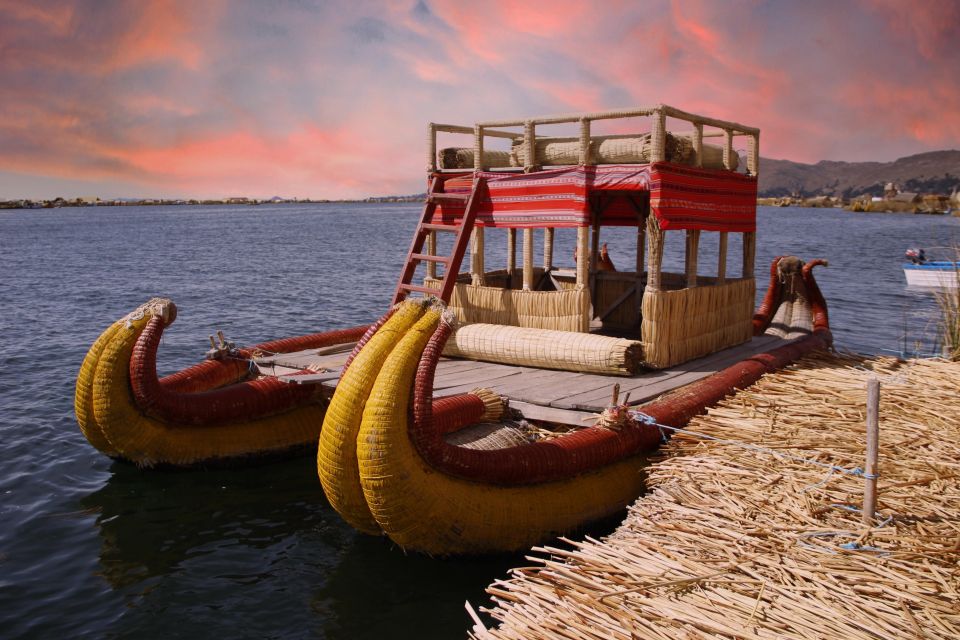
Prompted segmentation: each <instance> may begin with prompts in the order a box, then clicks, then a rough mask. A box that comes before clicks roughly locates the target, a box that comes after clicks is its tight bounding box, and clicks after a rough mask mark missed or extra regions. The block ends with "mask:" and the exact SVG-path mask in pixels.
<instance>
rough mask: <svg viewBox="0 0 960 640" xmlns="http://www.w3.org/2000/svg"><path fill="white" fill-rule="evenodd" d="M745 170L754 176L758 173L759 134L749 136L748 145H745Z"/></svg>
mask: <svg viewBox="0 0 960 640" xmlns="http://www.w3.org/2000/svg"><path fill="white" fill-rule="evenodd" d="M747 170H748V171H749V172H750V175H752V176H754V177H756V176H757V175H759V174H760V134H759V133H755V134H753V135H752V136H750V145H749V146H748V147H747Z"/></svg>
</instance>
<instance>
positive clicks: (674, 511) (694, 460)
mask: <svg viewBox="0 0 960 640" xmlns="http://www.w3.org/2000/svg"><path fill="white" fill-rule="evenodd" d="M874 377H876V378H878V379H879V381H880V386H881V391H880V403H879V473H878V474H870V475H878V476H879V478H878V479H876V480H874V482H877V483H878V486H877V492H878V503H877V507H876V511H875V513H874V516H875V518H874V519H873V520H872V522H871V524H870V525H867V524H865V523H864V516H863V513H862V511H861V505H862V501H863V498H864V485H865V482H868V481H869V478H868V479H867V480H865V479H864V477H862V476H863V475H864V473H863V472H861V471H860V469H861V468H862V467H863V466H864V459H865V458H864V455H865V447H866V441H865V440H866V436H865V431H866V429H865V413H866V408H865V407H866V404H867V403H866V400H867V391H866V389H867V386H868V380H869V379H871V378H874ZM958 415H960V363H956V362H947V361H943V360H911V361H907V362H904V361H899V360H896V359H893V358H864V357H859V356H852V355H842V354H818V355H814V356H809V357H807V358H805V359H804V360H802V361H800V362H799V363H798V364H796V365H795V366H793V367H791V368H790V369H788V370H784V371H781V372H779V373H776V374H770V375H767V376H765V377H764V378H763V379H761V380H760V381H758V382H757V383H755V384H754V385H752V386H750V387H749V388H747V389H745V390H742V391H740V392H738V393H737V394H736V395H735V396H732V397H730V398H728V399H727V400H725V401H723V402H722V403H720V404H718V405H717V406H716V407H714V408H712V409H710V410H709V411H708V413H707V414H706V415H704V416H701V417H698V418H696V419H694V420H693V421H692V422H691V423H690V424H689V425H688V427H687V430H688V432H685V433H679V434H677V435H675V436H674V437H673V438H672V440H671V441H670V443H669V444H667V445H665V446H664V447H663V448H662V449H661V452H660V453H659V454H658V458H657V459H656V461H655V464H653V465H652V466H651V467H650V469H649V479H648V484H649V493H648V494H647V495H646V496H644V497H642V498H640V499H639V500H638V501H637V502H636V503H635V504H634V505H633V506H632V507H631V508H630V510H629V513H628V516H627V518H626V520H625V522H624V523H623V524H622V525H621V527H620V528H619V529H617V531H616V532H615V533H613V534H612V535H611V536H609V537H608V538H605V539H604V540H602V541H598V540H595V539H592V538H587V539H586V540H585V541H583V542H575V541H572V540H567V539H565V540H564V543H565V545H564V546H561V547H554V546H550V547H538V548H535V549H534V552H535V553H536V554H537V555H534V556H530V557H528V559H529V560H530V561H531V562H533V563H535V564H536V565H537V566H533V567H524V568H519V569H514V570H513V572H512V575H511V577H510V578H509V579H507V580H503V581H497V582H495V583H494V584H493V585H492V586H490V587H488V589H487V592H488V593H489V594H490V595H491V596H492V597H493V600H494V602H495V603H496V606H495V607H494V608H492V609H489V610H488V612H489V613H490V615H492V616H493V618H495V619H496V620H497V621H498V622H499V624H498V625H497V626H496V627H495V628H493V629H486V628H484V626H483V625H482V623H481V622H480V620H479V618H478V617H477V616H476V614H474V617H475V620H476V622H477V624H476V625H475V626H474V628H473V633H472V637H474V638H524V639H530V638H556V637H563V638H578V639H579V638H591V639H592V638H605V639H606V638H639V637H642V638H958V637H960V566H958V560H960V517H958V504H960V420H958V418H957V416H958ZM689 432H695V433H696V434H699V435H693V434H691V433H689ZM468 610H470V612H471V613H473V609H472V608H470V606H469V604H468Z"/></svg>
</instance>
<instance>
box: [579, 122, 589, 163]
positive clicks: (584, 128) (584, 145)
mask: <svg viewBox="0 0 960 640" xmlns="http://www.w3.org/2000/svg"><path fill="white" fill-rule="evenodd" d="M580 164H582V165H584V164H590V121H589V120H587V119H586V118H580Z"/></svg>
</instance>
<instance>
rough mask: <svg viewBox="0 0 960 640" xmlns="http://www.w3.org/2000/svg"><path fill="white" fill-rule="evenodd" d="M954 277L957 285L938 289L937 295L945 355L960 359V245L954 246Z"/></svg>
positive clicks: (952, 358)
mask: <svg viewBox="0 0 960 640" xmlns="http://www.w3.org/2000/svg"><path fill="white" fill-rule="evenodd" d="M954 277H955V278H956V286H955V287H953V288H952V289H951V288H944V289H943V290H941V291H937V293H936V297H937V305H938V306H939V307H940V337H941V339H942V340H943V342H942V344H943V354H944V357H946V358H949V359H950V360H960V246H957V247H954Z"/></svg>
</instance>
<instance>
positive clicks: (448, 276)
mask: <svg viewBox="0 0 960 640" xmlns="http://www.w3.org/2000/svg"><path fill="white" fill-rule="evenodd" d="M482 184H483V178H480V177H476V178H474V180H473V187H472V188H471V189H470V193H469V194H466V193H444V192H443V178H442V177H441V176H434V177H433V180H431V181H430V191H429V192H427V200H426V202H425V203H424V205H423V213H422V214H421V216H420V222H419V223H418V225H417V232H416V233H415V234H414V235H413V242H411V243H410V250H409V251H407V260H406V263H405V266H404V268H403V271H402V272H401V273H400V280H399V282H397V290H396V292H395V293H394V294H393V302H392V303H391V304H397V303H398V302H400V301H401V300H403V299H404V298H406V297H407V295H408V294H410V293H411V292H413V291H417V292H420V293H423V294H425V295H435V296H437V297H438V298H440V299H441V300H443V301H444V302H450V296H451V295H453V285H455V284H456V283H457V276H458V275H459V273H460V263H461V262H462V261H463V256H464V254H465V253H466V251H467V243H468V242H470V235H471V233H472V232H473V222H474V219H475V218H476V216H477V205H478V204H479V200H480V199H479V197H478V196H477V193H478V192H479V191H480V187H481V186H482ZM444 203H450V204H453V203H466V209H464V212H463V215H462V216H461V217H460V218H459V219H458V220H457V221H456V223H454V224H435V223H432V222H430V220H432V219H433V214H434V212H435V211H436V210H437V205H438V204H444ZM433 231H437V232H447V233H454V234H456V236H455V237H454V240H453V253H451V254H450V255H449V256H430V255H426V254H425V253H423V244H424V242H425V241H426V239H427V236H428V235H429V234H430V233H431V232H433ZM421 262H436V263H439V264H442V265H443V277H442V278H441V279H440V288H439V289H436V288H433V287H423V286H420V285H415V284H413V283H412V281H413V274H414V273H415V272H416V270H417V265H418V264H419V263H421Z"/></svg>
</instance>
